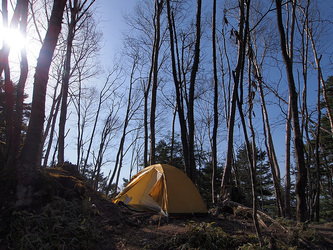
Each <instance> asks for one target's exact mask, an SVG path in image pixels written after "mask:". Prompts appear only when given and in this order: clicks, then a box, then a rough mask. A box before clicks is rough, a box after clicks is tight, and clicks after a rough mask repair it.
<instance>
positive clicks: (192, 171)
mask: <svg viewBox="0 0 333 250" xmlns="http://www.w3.org/2000/svg"><path fill="white" fill-rule="evenodd" d="M201 2H202V0H198V1H197V14H196V38H195V47H194V59H193V65H192V70H191V78H190V91H189V99H188V108H187V120H188V147H189V148H188V149H189V166H188V168H187V169H186V174H187V176H188V177H190V179H191V180H192V181H193V182H194V183H196V179H197V173H196V165H195V156H194V150H195V149H194V89H195V80H196V75H197V72H198V68H199V61H200V40H201Z"/></svg>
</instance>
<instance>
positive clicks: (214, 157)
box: [212, 0, 219, 204]
mask: <svg viewBox="0 0 333 250" xmlns="http://www.w3.org/2000/svg"><path fill="white" fill-rule="evenodd" d="M212 19H213V20H212V23H213V27H212V43H213V45H212V48H213V72H214V127H213V135H212V144H213V145H212V170H213V171H212V202H213V204H214V203H215V202H216V194H215V189H216V177H217V142H216V138H217V127H218V123H219V120H218V119H219V114H218V86H219V85H218V80H217V65H216V39H215V37H216V0H213V18H212Z"/></svg>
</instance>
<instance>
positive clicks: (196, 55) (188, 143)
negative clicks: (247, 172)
mask: <svg viewBox="0 0 333 250" xmlns="http://www.w3.org/2000/svg"><path fill="white" fill-rule="evenodd" d="M167 17H168V24H169V36H170V50H171V62H172V74H173V79H174V84H175V89H176V97H177V110H178V117H179V124H180V130H181V140H182V145H183V154H184V161H185V172H186V174H187V176H189V177H190V178H191V179H192V181H194V182H195V181H196V164H195V157H194V99H195V95H194V94H195V82H196V75H197V71H198V67H199V61H200V40H201V1H200V0H198V1H197V13H196V24H195V25H196V26H195V27H196V31H195V34H196V36H195V40H194V41H195V42H194V52H193V58H192V59H193V64H192V66H191V69H190V71H189V72H190V80H189V89H188V90H185V89H183V87H182V86H186V84H187V83H186V79H185V78H184V77H185V74H184V73H185V72H184V71H183V70H184V69H185V68H186V66H185V65H184V64H186V63H188V62H184V60H182V59H184V58H180V55H179V51H178V38H177V30H176V24H175V18H174V13H173V12H172V11H171V5H170V1H167ZM184 37H185V36H184ZM184 37H183V38H184ZM183 42H184V41H183ZM181 49H182V50H183V51H182V56H183V55H184V54H183V52H184V49H185V47H184V44H183V45H182V48H181ZM187 91H188V96H184V94H185V93H187ZM183 98H184V99H185V101H186V104H187V110H186V109H185V107H184V100H183ZM185 113H186V114H187V116H186V117H187V122H186V120H185Z"/></svg>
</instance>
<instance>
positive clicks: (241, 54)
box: [220, 0, 247, 201]
mask: <svg viewBox="0 0 333 250" xmlns="http://www.w3.org/2000/svg"><path fill="white" fill-rule="evenodd" d="M244 23H245V13H244V0H241V1H240V2H239V30H238V36H237V37H236V39H237V42H238V58H237V65H236V68H235V70H234V71H233V72H232V75H233V79H234V83H233V89H232V95H231V106H230V112H229V120H228V136H227V156H226V161H225V166H224V172H223V176H222V182H221V190H220V199H221V200H222V201H223V200H224V199H225V198H228V197H229V195H230V194H231V190H230V189H231V177H232V176H231V168H232V162H233V140H234V125H235V117H236V105H237V96H238V86H239V80H240V75H241V71H242V70H243V69H244V58H245V46H246V43H247V31H245V35H243V34H244Z"/></svg>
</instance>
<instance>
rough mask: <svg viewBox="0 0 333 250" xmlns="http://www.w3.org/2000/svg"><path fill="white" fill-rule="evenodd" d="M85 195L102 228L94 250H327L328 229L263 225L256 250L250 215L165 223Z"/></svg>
mask: <svg viewBox="0 0 333 250" xmlns="http://www.w3.org/2000/svg"><path fill="white" fill-rule="evenodd" d="M90 195H91V202H92V203H94V204H95V205H96V208H97V209H98V210H97V214H96V217H95V219H96V220H97V221H98V224H99V225H101V226H102V227H103V239H102V240H101V241H100V242H99V244H97V246H96V247H97V248H98V249H312V250H313V249H333V223H325V224H301V225H300V224H297V223H296V222H294V221H283V219H281V220H278V222H276V224H274V223H272V222H267V224H266V225H264V227H262V228H261V229H262V233H263V237H264V239H265V246H264V247H263V248H260V247H259V243H258V240H257V237H256V232H255V228H254V226H253V220H252V218H251V215H250V214H248V213H247V212H244V211H238V212H236V213H233V214H230V213H225V212H224V213H220V214H219V215H217V216H213V215H211V214H208V215H206V216H199V217H195V216H189V217H181V216H178V217H177V216H174V217H173V216H170V218H168V220H167V219H166V218H163V217H161V216H159V215H157V214H155V213H149V212H135V211H133V210H130V209H129V208H127V207H125V206H117V205H115V204H113V203H112V202H111V201H109V200H107V199H105V198H103V197H102V196H99V195H97V196H96V195H95V194H94V193H90ZM280 226H281V227H280ZM282 227H283V228H284V229H285V230H282V229H281V228H282Z"/></svg>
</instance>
